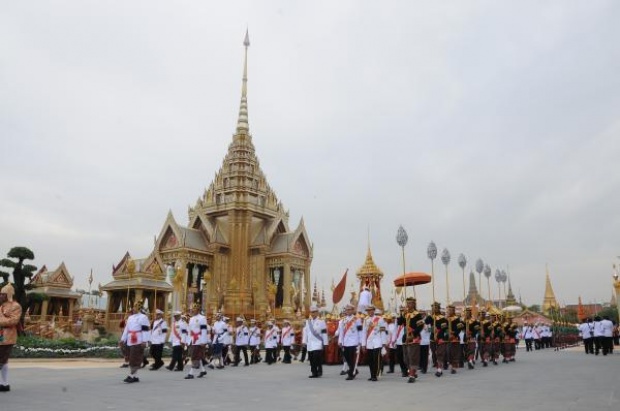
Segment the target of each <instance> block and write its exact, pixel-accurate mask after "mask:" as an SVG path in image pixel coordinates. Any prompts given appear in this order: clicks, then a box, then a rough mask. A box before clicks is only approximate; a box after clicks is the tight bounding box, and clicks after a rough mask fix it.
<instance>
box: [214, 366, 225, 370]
mask: <svg viewBox="0 0 620 411" xmlns="http://www.w3.org/2000/svg"><path fill="white" fill-rule="evenodd" d="M215 368H217V369H218V370H221V369H223V368H224V366H223V365H218V366H217V367H215Z"/></svg>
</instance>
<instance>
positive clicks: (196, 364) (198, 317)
mask: <svg viewBox="0 0 620 411" xmlns="http://www.w3.org/2000/svg"><path fill="white" fill-rule="evenodd" d="M190 314H191V315H192V316H191V318H190V319H189V325H188V330H189V351H190V358H191V363H192V366H191V367H190V369H189V372H188V374H187V375H186V376H185V379H186V380H192V379H194V373H195V372H199V374H198V378H202V377H204V376H205V375H207V371H206V370H205V368H204V366H203V365H202V360H203V359H204V357H205V348H206V345H207V344H209V326H208V324H207V319H206V317H205V316H204V315H202V314H201V313H200V306H199V305H198V304H193V305H192V308H191V309H190Z"/></svg>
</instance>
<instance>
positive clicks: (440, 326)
mask: <svg viewBox="0 0 620 411" xmlns="http://www.w3.org/2000/svg"><path fill="white" fill-rule="evenodd" d="M426 324H427V325H428V326H430V327H432V329H433V332H432V333H431V354H432V359H433V366H434V367H435V368H436V369H437V371H436V372H435V376H436V377H441V376H442V375H443V365H444V362H445V360H446V346H447V343H448V339H449V331H448V320H447V319H446V317H444V316H443V315H442V314H441V304H440V303H438V302H434V303H433V311H432V314H431V315H430V316H428V317H426Z"/></svg>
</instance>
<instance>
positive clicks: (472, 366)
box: [467, 362, 474, 370]
mask: <svg viewBox="0 0 620 411" xmlns="http://www.w3.org/2000/svg"><path fill="white" fill-rule="evenodd" d="M467 368H469V369H470V370H473V369H474V365H473V364H472V363H470V362H468V363H467Z"/></svg>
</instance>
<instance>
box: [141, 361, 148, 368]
mask: <svg viewBox="0 0 620 411" xmlns="http://www.w3.org/2000/svg"><path fill="white" fill-rule="evenodd" d="M147 365H149V362H148V360H144V361H142V368H144V367H146V366H147Z"/></svg>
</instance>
